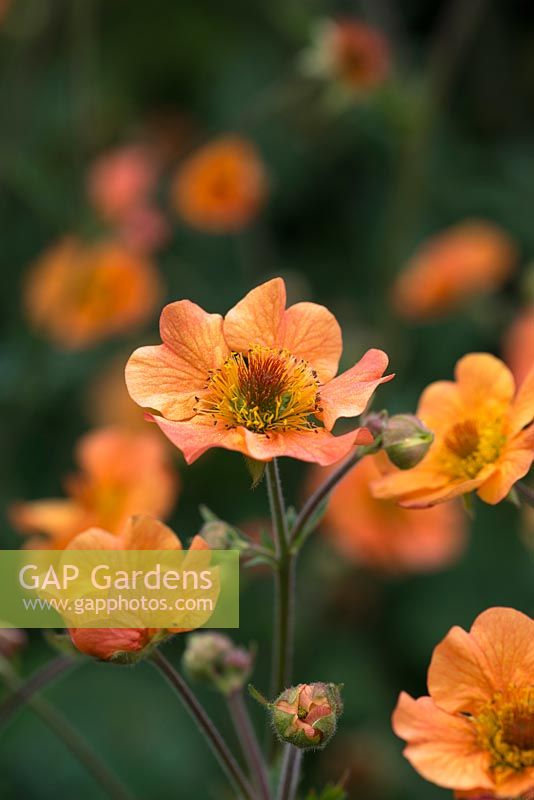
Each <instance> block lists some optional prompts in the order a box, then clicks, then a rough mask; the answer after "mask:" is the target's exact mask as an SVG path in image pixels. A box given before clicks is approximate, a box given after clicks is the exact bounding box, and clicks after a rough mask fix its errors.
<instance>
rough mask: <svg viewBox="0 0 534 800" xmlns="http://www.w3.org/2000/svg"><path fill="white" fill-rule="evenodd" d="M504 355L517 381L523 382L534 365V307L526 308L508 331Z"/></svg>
mask: <svg viewBox="0 0 534 800" xmlns="http://www.w3.org/2000/svg"><path fill="white" fill-rule="evenodd" d="M503 356H504V360H505V361H506V363H507V364H508V366H509V367H510V369H511V370H512V373H513V376H514V378H515V380H516V383H522V382H523V381H524V379H525V378H526V376H527V374H528V373H529V371H530V370H531V369H532V367H534V308H527V309H525V310H524V311H523V312H522V313H521V314H519V316H518V317H516V319H515V320H514V321H513V323H512V324H511V325H510V327H509V328H508V330H507V331H506V334H505V337H504V343H503Z"/></svg>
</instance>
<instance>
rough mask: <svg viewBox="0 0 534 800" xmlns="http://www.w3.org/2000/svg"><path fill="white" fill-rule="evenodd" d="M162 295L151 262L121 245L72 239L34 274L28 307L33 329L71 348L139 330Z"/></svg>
mask: <svg viewBox="0 0 534 800" xmlns="http://www.w3.org/2000/svg"><path fill="white" fill-rule="evenodd" d="M160 291H161V285H160V279H159V276H158V273H157V271H156V269H155V267H154V266H153V265H152V264H151V262H150V261H147V260H145V259H144V258H142V257H141V256H140V255H136V254H134V253H133V252H132V251H131V250H129V249H128V248H126V247H125V246H124V245H122V244H120V243H119V242H113V241H100V242H96V243H91V244H89V243H84V242H82V241H81V240H79V239H77V238H75V237H68V238H66V239H63V240H62V241H61V242H59V243H58V244H56V245H55V246H54V247H52V248H51V249H50V250H48V251H47V252H46V253H45V254H44V255H43V256H42V257H41V258H40V259H39V261H38V262H37V264H35V266H34V267H33V268H32V269H31V271H30V272H29V274H28V276H27V281H26V286H25V304H26V310H27V314H28V317H29V319H30V322H31V323H32V325H33V326H34V327H35V328H37V329H38V330H40V331H42V332H43V333H44V334H45V335H46V336H47V337H48V338H50V339H51V340H52V341H53V342H54V343H55V344H56V345H58V346H59V347H62V348H65V349H69V350H71V349H78V348H84V347H90V346H91V345H93V344H94V343H95V342H98V341H100V340H102V339H106V338H109V337H111V336H115V335H117V334H121V333H125V332H128V331H130V330H131V329H132V328H135V327H136V326H137V325H139V324H141V323H142V322H144V321H145V320H146V319H147V318H148V317H149V316H150V315H151V314H152V312H153V310H154V308H155V305H156V303H157V300H158V298H159V295H160Z"/></svg>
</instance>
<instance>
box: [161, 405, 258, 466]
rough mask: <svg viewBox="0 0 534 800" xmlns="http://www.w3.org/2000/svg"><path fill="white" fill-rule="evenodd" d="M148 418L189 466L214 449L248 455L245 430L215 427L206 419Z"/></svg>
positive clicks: (219, 425) (218, 425)
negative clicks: (219, 448) (177, 420)
mask: <svg viewBox="0 0 534 800" xmlns="http://www.w3.org/2000/svg"><path fill="white" fill-rule="evenodd" d="M147 418H148V419H150V420H152V421H153V422H155V423H156V425H157V426H158V427H159V428H160V429H161V430H162V431H163V433H164V434H165V436H166V437H167V439H169V440H170V441H171V442H172V443H173V444H174V445H175V446H176V447H177V448H178V449H179V450H180V451H181V452H182V454H183V456H184V458H185V460H186V461H187V463H188V464H192V463H193V462H194V461H196V460H197V458H199V457H200V456H201V455H202V454H203V453H205V452H206V450H209V449H210V448H212V447H223V448H225V449H227V450H238V451H239V452H241V453H247V450H246V446H245V442H244V434H243V431H244V428H231V429H228V428H226V427H224V425H221V424H217V425H213V424H212V423H211V422H208V421H206V420H205V419H201V420H199V418H198V417H193V419H191V420H186V421H184V422H175V421H174V420H166V419H164V418H163V417H158V416H148V417H147Z"/></svg>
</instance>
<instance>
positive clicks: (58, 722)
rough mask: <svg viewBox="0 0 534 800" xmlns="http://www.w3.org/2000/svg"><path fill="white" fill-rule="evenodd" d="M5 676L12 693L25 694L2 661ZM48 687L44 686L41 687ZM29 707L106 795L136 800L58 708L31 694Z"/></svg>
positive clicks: (8, 666) (2, 671) (19, 680)
mask: <svg viewBox="0 0 534 800" xmlns="http://www.w3.org/2000/svg"><path fill="white" fill-rule="evenodd" d="M1 676H2V679H3V680H4V681H5V683H6V684H7V685H8V686H9V687H10V688H11V690H12V691H14V692H17V693H18V694H19V696H20V695H21V694H22V693H23V690H24V687H25V684H24V682H23V681H22V680H21V679H20V678H19V676H18V675H17V674H16V672H15V670H13V669H12V668H11V666H10V665H8V664H7V662H2V665H1ZM43 685H44V684H41V688H42V686H43ZM25 702H26V704H27V705H28V707H29V708H31V710H32V711H33V712H34V713H35V714H37V716H39V717H40V718H41V719H42V721H43V722H44V723H45V724H46V725H47V726H48V727H49V728H50V730H51V731H53V732H54V733H55V734H56V736H57V737H58V739H61V741H62V742H63V744H64V745H65V746H66V747H67V748H68V749H69V750H70V751H71V753H72V754H73V756H75V757H76V758H77V759H78V761H79V762H80V764H82V765H83V766H84V767H85V769H86V770H87V772H89V773H90V774H91V775H92V776H93V778H94V779H95V781H96V782H97V783H98V784H99V785H100V787H101V788H102V789H103V791H104V792H105V793H106V795H107V796H108V797H110V798H112V800H133V795H132V794H130V792H129V791H128V789H126V787H125V786H124V784H123V783H122V781H121V780H120V779H119V778H118V777H117V776H116V775H115V773H114V772H113V771H112V770H111V769H110V767H108V765H107V764H106V763H105V762H104V761H103V760H102V759H101V757H100V756H99V755H98V753H97V752H95V750H93V748H92V746H91V745H90V744H89V742H88V741H87V740H86V739H85V737H84V736H83V735H82V734H81V733H80V731H78V730H77V728H75V727H74V726H73V725H71V723H70V722H69V720H68V719H67V718H66V717H64V716H63V714H62V713H61V712H60V711H58V710H57V709H56V708H54V706H53V705H51V704H50V703H49V702H48V701H47V700H45V699H44V698H43V697H39V696H37V695H35V694H29V695H27V696H26V699H25Z"/></svg>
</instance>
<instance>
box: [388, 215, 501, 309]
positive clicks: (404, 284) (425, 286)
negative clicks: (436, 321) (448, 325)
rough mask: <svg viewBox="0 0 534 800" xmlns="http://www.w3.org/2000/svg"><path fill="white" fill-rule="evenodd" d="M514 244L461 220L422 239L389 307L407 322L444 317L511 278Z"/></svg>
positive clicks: (494, 230)
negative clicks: (470, 299)
mask: <svg viewBox="0 0 534 800" xmlns="http://www.w3.org/2000/svg"><path fill="white" fill-rule="evenodd" d="M516 258H517V251H516V248H515V246H514V243H513V242H512V240H511V239H510V237H509V236H508V234H506V233H505V232H504V231H503V230H501V229H500V228H498V227H497V226H496V225H493V224H491V223H489V222H482V221H480V222H477V221H472V222H464V223H462V224H459V225H455V226H454V227H452V228H449V229H448V230H446V231H444V232H443V233H441V234H439V235H437V236H434V237H432V238H431V239H428V240H427V241H426V242H424V243H423V244H422V245H421V246H420V248H419V249H418V250H417V252H416V253H415V255H414V257H413V258H412V260H411V262H410V263H409V264H408V266H407V267H406V269H405V270H404V271H403V272H401V274H400V275H399V277H398V278H397V281H396V283H395V285H394V287H393V304H394V307H395V310H396V311H397V313H398V314H399V315H400V316H402V317H405V318H407V319H415V320H425V319H431V318H434V317H439V316H442V315H444V314H447V313H448V312H450V311H451V310H453V309H454V308H456V307H457V306H458V305H459V304H460V303H461V302H462V301H463V300H465V299H467V298H469V297H473V296H474V295H477V294H480V293H482V292H488V291H493V290H495V289H497V288H498V287H499V286H501V285H502V284H503V283H504V282H505V281H506V280H507V279H508V277H509V276H510V275H511V274H512V271H513V269H514V267H515V262H516Z"/></svg>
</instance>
